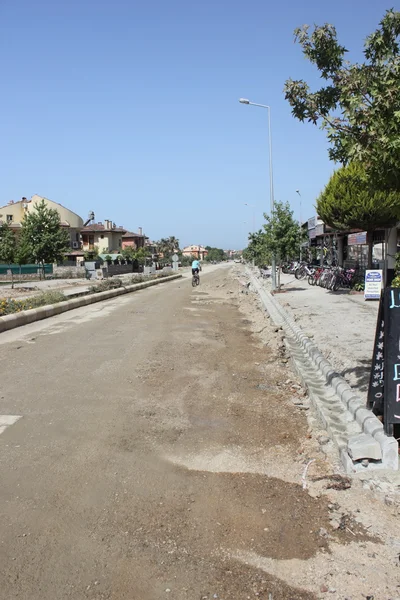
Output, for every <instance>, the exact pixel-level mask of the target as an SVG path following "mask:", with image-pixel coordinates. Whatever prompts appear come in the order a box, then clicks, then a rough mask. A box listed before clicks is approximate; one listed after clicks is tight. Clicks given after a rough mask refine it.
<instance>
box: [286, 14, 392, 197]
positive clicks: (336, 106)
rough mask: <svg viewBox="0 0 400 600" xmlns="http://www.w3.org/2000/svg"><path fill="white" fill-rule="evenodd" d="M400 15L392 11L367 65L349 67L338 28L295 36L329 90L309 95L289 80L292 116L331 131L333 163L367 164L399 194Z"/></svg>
mask: <svg viewBox="0 0 400 600" xmlns="http://www.w3.org/2000/svg"><path fill="white" fill-rule="evenodd" d="M399 35H400V12H395V11H394V10H388V11H387V12H386V13H385V16H384V17H383V19H382V21H381V22H380V25H379V27H378V29H377V30H376V31H375V32H374V33H372V34H371V35H370V36H369V37H367V39H366V42H365V45H364V57H365V60H364V62H361V63H353V64H352V63H350V62H348V61H347V60H346V54H347V50H346V48H345V47H344V46H342V45H340V44H339V42H338V39H337V33H336V29H335V27H334V26H333V25H330V24H325V25H322V26H316V27H315V28H314V30H313V31H312V32H311V33H310V32H309V26H308V25H304V26H303V27H302V28H298V29H296V30H295V40H296V41H297V42H299V44H300V46H301V47H302V50H303V54H304V55H305V57H306V58H307V59H308V60H309V61H310V62H311V63H313V64H314V65H315V66H316V67H317V69H318V71H319V72H320V76H321V78H322V79H323V80H325V82H326V85H324V86H323V87H321V89H319V90H318V91H315V92H312V91H310V88H309V86H308V85H307V83H306V82H305V81H303V80H292V79H289V80H287V81H286V84H285V97H286V99H287V100H288V101H289V103H290V105H291V107H292V114H293V115H294V117H295V118H297V119H299V120H300V121H309V122H311V123H313V124H314V125H319V126H320V127H321V128H323V129H326V131H327V137H328V140H329V142H330V144H331V147H330V149H329V156H330V158H331V159H332V160H334V161H336V162H339V163H342V164H347V163H349V162H350V161H352V160H358V161H360V162H362V163H363V164H364V165H365V167H366V170H367V173H368V175H369V176H371V178H373V179H374V181H379V183H380V185H381V187H383V188H385V187H387V188H391V189H400V169H399V164H400V94H399V89H400V45H399Z"/></svg>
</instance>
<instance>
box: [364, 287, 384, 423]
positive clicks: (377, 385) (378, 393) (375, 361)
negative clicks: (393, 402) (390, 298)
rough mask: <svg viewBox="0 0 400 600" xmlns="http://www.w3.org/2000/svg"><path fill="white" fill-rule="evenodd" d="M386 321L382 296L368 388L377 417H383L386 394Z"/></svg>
mask: <svg viewBox="0 0 400 600" xmlns="http://www.w3.org/2000/svg"><path fill="white" fill-rule="evenodd" d="M384 353H385V319H384V295H383V292H382V294H381V299H380V301H379V310H378V320H377V323H376V333H375V342H374V352H373V354H372V366H371V375H370V379H369V387H368V400H367V406H368V408H369V409H371V410H372V412H373V413H374V414H375V415H383V413H384V408H383V394H384V356H385V354H384Z"/></svg>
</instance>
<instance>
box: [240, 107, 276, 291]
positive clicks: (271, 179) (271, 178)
mask: <svg viewBox="0 0 400 600" xmlns="http://www.w3.org/2000/svg"><path fill="white" fill-rule="evenodd" d="M239 102H240V104H248V105H249V106H258V107H259V108H266V109H267V110H268V140H269V195H270V210H271V217H272V214H273V211H274V175H273V169H272V136H271V107H270V106H268V104H256V103H255V102H250V100H247V98H240V99H239ZM271 262H272V276H271V280H272V289H273V290H276V258H275V254H273V255H272V261H271Z"/></svg>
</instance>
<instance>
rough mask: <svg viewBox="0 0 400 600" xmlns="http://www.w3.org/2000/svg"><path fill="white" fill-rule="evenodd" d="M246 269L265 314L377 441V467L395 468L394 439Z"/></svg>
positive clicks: (395, 451) (366, 432)
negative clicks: (379, 457)
mask: <svg viewBox="0 0 400 600" xmlns="http://www.w3.org/2000/svg"><path fill="white" fill-rule="evenodd" d="M246 271H247V273H248V275H249V276H250V279H251V282H252V284H253V286H254V288H255V289H256V291H257V292H258V294H259V296H260V298H261V301H262V303H263V304H264V307H265V308H266V310H267V311H268V313H270V316H271V317H272V319H273V321H274V322H275V324H276V325H279V326H284V327H286V328H288V329H289V330H290V332H291V334H292V336H293V337H294V338H295V340H296V342H297V343H298V344H299V345H300V347H301V348H302V349H303V351H304V352H305V353H306V354H307V355H308V357H309V359H310V360H311V362H312V363H313V365H314V367H315V369H316V370H317V372H318V373H319V374H320V375H321V376H322V377H323V378H324V379H325V381H326V384H327V385H328V386H329V388H330V389H331V391H332V392H333V393H334V394H335V395H336V396H337V397H338V398H339V399H340V401H341V403H342V404H343V407H344V408H345V409H346V410H347V411H349V413H350V414H351V415H352V417H353V419H354V421H356V422H357V423H358V425H359V426H360V428H361V430H362V432H363V433H365V434H367V435H370V436H372V438H373V439H374V440H375V441H376V442H377V443H378V444H379V446H380V448H381V451H382V463H381V465H380V466H381V467H384V468H387V469H393V470H398V468H399V454H398V443H397V440H395V438H394V437H392V436H387V435H386V434H385V433H384V431H383V425H382V423H381V422H380V421H379V419H377V417H376V416H375V415H374V414H373V413H372V412H371V411H369V410H368V409H367V408H366V407H365V403H364V402H363V401H362V400H361V398H359V396H357V393H356V392H355V391H354V390H353V389H352V388H351V387H350V386H349V384H348V383H347V381H345V379H343V377H341V375H339V373H337V372H336V371H335V369H334V368H333V367H332V365H331V364H330V363H329V362H328V361H327V360H326V358H325V357H324V355H323V354H322V353H321V351H320V350H319V348H318V347H317V346H316V344H315V343H314V342H312V341H311V340H310V339H309V338H308V337H307V336H306V335H305V334H304V332H303V331H302V329H301V328H300V327H299V326H298V325H297V324H296V323H295V321H294V320H293V319H292V318H291V317H290V316H289V315H288V314H287V312H286V311H285V309H284V308H283V307H282V306H281V305H280V304H279V302H278V301H277V300H276V299H275V298H274V297H273V295H272V294H271V293H270V292H269V291H267V290H265V289H264V288H263V287H262V286H261V284H260V282H259V281H258V280H257V279H256V277H255V276H254V274H253V273H252V272H251V271H250V270H249V269H248V268H246ZM271 309H272V310H271ZM343 454H344V450H343V449H342V450H341V455H342V462H343V463H344V464H345V463H346V464H348V461H349V460H350V461H351V458H350V457H349V456H348V455H347V456H346V457H345V456H343ZM346 454H347V452H346Z"/></svg>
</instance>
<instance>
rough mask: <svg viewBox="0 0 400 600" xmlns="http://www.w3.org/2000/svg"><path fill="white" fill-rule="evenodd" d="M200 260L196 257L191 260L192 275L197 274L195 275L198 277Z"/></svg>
mask: <svg viewBox="0 0 400 600" xmlns="http://www.w3.org/2000/svg"><path fill="white" fill-rule="evenodd" d="M200 269H201V266H200V261H199V260H197V258H196V259H194V261H193V262H192V275H197V277H199V273H200Z"/></svg>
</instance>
